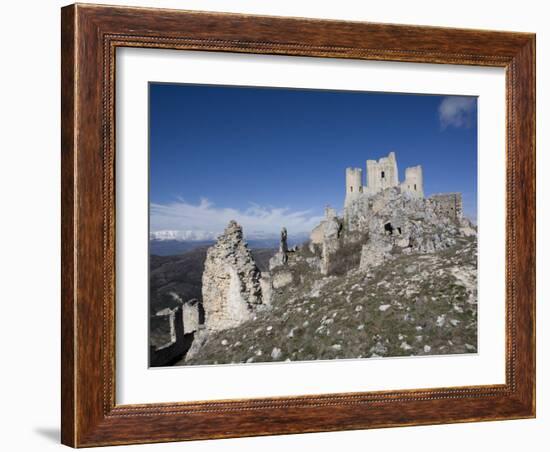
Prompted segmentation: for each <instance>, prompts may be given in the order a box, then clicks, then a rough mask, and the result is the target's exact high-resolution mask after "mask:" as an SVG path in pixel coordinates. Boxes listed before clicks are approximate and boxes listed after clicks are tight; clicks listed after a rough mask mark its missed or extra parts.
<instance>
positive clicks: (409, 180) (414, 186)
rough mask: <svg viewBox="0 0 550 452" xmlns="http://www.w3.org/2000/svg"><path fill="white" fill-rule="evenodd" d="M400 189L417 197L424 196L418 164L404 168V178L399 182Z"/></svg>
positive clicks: (420, 169)
mask: <svg viewBox="0 0 550 452" xmlns="http://www.w3.org/2000/svg"><path fill="white" fill-rule="evenodd" d="M401 191H402V192H404V193H410V194H411V195H413V196H415V197H418V198H423V197H424V180H423V177H422V167H421V166H420V165H417V166H411V167H410V168H407V169H406V170H405V180H404V181H403V182H402V183H401Z"/></svg>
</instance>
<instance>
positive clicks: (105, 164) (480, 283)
mask: <svg viewBox="0 0 550 452" xmlns="http://www.w3.org/2000/svg"><path fill="white" fill-rule="evenodd" d="M61 32H62V150H61V153H62V382H61V383H62V442H63V443H64V444H66V445H70V446H73V447H86V446H102V445H115V444H134V443H136V444H137V443H148V442H163V441H180V440H196V439H212V438H227V437H238V436H254V435H272V434H285V433H301V432H319V431H335V430H348V429H364V428H377V427H391V426H404V425H425V424H440V423H452V422H472V421H485V420H504V419H519V418H531V417H534V416H535V36H534V35H533V34H528V33H511V32H496V31H481V30H463V29H447V28H434V27H419V26H408V25H386V24H373V23H358V22H338V21H326V20H312V19H299V18H280V17H264V16H246V15H238V14H218V13H206V12H189V11H177V10H162V9H147V8H126V7H110V6H96V5H79V4H76V5H71V6H67V7H65V8H63V9H62V30H61Z"/></svg>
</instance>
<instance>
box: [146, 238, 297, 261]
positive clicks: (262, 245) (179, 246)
mask: <svg viewBox="0 0 550 452" xmlns="http://www.w3.org/2000/svg"><path fill="white" fill-rule="evenodd" d="M307 239H308V237H307V235H305V234H304V235H298V236H294V237H291V236H289V240H288V244H289V246H294V245H300V244H302V243H304V242H305V241H306V240H307ZM246 241H247V243H248V247H249V248H250V249H276V248H278V247H279V239H278V238H277V237H270V238H261V239H247V240H246ZM214 243H216V241H215V240H179V239H169V238H155V237H153V236H151V237H150V238H149V254H150V255H156V256H175V255H179V254H182V253H186V252H187V251H190V250H193V249H196V248H204V247H209V246H212V245H213V244H214Z"/></svg>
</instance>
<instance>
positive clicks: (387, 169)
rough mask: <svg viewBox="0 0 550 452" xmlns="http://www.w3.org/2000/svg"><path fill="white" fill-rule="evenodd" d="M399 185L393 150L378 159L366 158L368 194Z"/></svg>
mask: <svg viewBox="0 0 550 452" xmlns="http://www.w3.org/2000/svg"><path fill="white" fill-rule="evenodd" d="M398 185H399V174H398V171H397V160H396V159H395V152H390V153H389V154H388V156H387V157H382V158H381V159H380V160H378V161H376V160H367V188H368V192H369V193H370V194H375V193H378V192H379V191H382V190H384V189H386V188H390V187H397V186H398Z"/></svg>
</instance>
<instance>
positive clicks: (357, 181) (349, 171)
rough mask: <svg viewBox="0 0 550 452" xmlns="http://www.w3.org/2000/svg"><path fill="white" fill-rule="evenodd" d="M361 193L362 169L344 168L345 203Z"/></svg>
mask: <svg viewBox="0 0 550 452" xmlns="http://www.w3.org/2000/svg"><path fill="white" fill-rule="evenodd" d="M360 193H363V170H362V169H361V168H346V204H347V203H349V202H351V201H352V200H354V199H357V198H358V197H359V196H360Z"/></svg>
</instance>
